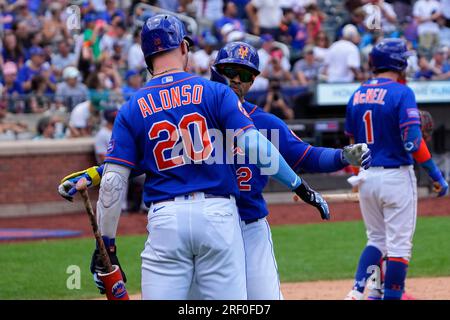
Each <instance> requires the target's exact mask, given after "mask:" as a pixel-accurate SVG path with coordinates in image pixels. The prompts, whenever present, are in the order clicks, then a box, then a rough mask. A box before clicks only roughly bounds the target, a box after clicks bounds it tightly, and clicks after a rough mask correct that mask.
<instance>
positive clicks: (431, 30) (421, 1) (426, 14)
mask: <svg viewBox="0 0 450 320" xmlns="http://www.w3.org/2000/svg"><path fill="white" fill-rule="evenodd" d="M413 15H414V18H415V19H416V22H417V31H418V33H419V53H421V54H425V55H427V56H428V57H430V55H431V48H433V47H436V46H437V45H438V44H439V25H438V24H437V23H436V22H437V19H438V18H439V17H440V16H441V4H440V3H439V2H438V1H436V0H418V1H417V2H416V3H415V4H414V7H413Z"/></svg>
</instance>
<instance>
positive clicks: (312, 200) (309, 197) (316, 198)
mask: <svg viewBox="0 0 450 320" xmlns="http://www.w3.org/2000/svg"><path fill="white" fill-rule="evenodd" d="M294 192H295V193H296V194H297V195H298V196H299V197H300V199H302V200H303V201H304V202H306V203H307V204H310V205H312V206H313V207H316V208H317V209H318V210H319V212H320V217H321V218H322V220H330V210H329V209H328V204H327V202H326V201H325V200H324V199H323V198H322V196H321V195H320V193H318V192H316V191H314V190H313V189H311V187H310V186H309V185H308V184H307V183H306V181H305V180H304V179H302V184H301V185H300V186H298V187H297V189H295V190H294ZM294 199H295V198H294Z"/></svg>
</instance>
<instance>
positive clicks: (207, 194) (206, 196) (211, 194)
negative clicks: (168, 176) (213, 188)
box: [152, 193, 230, 204]
mask: <svg viewBox="0 0 450 320" xmlns="http://www.w3.org/2000/svg"><path fill="white" fill-rule="evenodd" d="M182 196H183V195H182ZM189 197H190V194H185V195H184V199H185V200H189ZM212 198H225V199H230V195H222V194H213V193H205V194H204V199H212ZM166 201H175V198H169V199H163V200H158V201H154V202H152V204H157V203H160V202H166Z"/></svg>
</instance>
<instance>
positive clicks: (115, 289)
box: [75, 178, 130, 300]
mask: <svg viewBox="0 0 450 320" xmlns="http://www.w3.org/2000/svg"><path fill="white" fill-rule="evenodd" d="M75 188H76V189H77V190H78V192H79V193H80V195H81V198H82V199H83V203H84V207H85V209H86V213H87V214H88V216H89V221H90V222H91V226H92V231H93V232H94V236H95V240H96V241H97V244H98V250H99V252H100V259H101V261H102V264H103V265H104V266H105V269H106V273H104V274H103V273H99V274H98V276H99V278H100V279H101V280H102V281H103V283H104V285H105V291H106V297H107V298H108V300H129V299H130V298H129V297H128V293H127V291H126V288H125V284H124V282H123V278H122V273H121V271H120V268H119V267H118V266H116V265H114V266H113V265H112V264H111V260H110V259H109V255H108V251H107V250H106V247H105V243H104V242H103V238H102V235H101V233H100V230H99V229H98V224H97V219H96V217H95V213H94V209H92V204H91V201H90V200H89V194H88V191H87V181H86V179H85V178H82V179H80V180H78V182H77V184H76V186H75Z"/></svg>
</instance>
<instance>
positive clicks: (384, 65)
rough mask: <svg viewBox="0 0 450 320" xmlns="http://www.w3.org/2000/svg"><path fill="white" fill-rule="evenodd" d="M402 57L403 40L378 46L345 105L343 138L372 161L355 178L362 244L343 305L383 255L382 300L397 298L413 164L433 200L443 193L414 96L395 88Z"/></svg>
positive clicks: (412, 208)
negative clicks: (363, 146)
mask: <svg viewBox="0 0 450 320" xmlns="http://www.w3.org/2000/svg"><path fill="white" fill-rule="evenodd" d="M407 57H408V52H407V49H406V44H405V42H404V41H403V40H401V39H383V40H381V41H380V42H379V43H378V44H377V45H375V47H374V48H373V49H372V51H371V53H370V57H369V58H370V60H369V62H370V65H371V68H372V71H373V73H374V78H373V79H370V80H368V81H366V82H365V83H363V84H362V85H361V86H360V87H359V88H358V89H357V90H356V91H355V92H354V93H353V95H352V96H351V98H350V100H349V102H348V105H347V112H346V125H345V127H346V133H347V135H348V136H349V137H350V141H351V143H354V142H357V143H367V144H368V146H369V149H370V150H371V151H372V158H373V160H372V165H371V167H370V168H369V169H368V170H364V171H361V172H360V173H359V175H358V185H359V192H360V207H361V213H362V216H363V219H364V224H365V227H366V229H367V238H368V242H367V246H366V247H365V249H364V250H363V252H362V254H361V256H360V259H359V264H358V268H357V271H356V274H355V283H354V286H353V289H352V290H351V291H350V292H349V293H348V295H347V296H346V299H349V300H360V299H362V298H363V293H364V288H365V286H366V281H367V279H368V278H369V277H370V276H371V275H372V273H373V272H374V271H376V270H375V269H374V267H377V270H380V269H381V268H380V267H381V263H382V262H381V261H382V258H383V256H384V255H386V256H387V262H386V272H385V274H384V296H383V298H384V299H385V300H394V299H400V298H401V296H402V293H403V290H404V286H405V279H406V273H407V268H408V263H409V260H410V258H411V250H412V238H413V235H414V230H415V225H416V218H417V186H416V177H415V174H414V170H413V166H412V165H413V159H415V160H416V161H417V162H418V163H419V164H420V165H421V166H422V167H423V168H425V170H426V171H427V172H428V174H429V176H430V177H431V179H432V180H433V181H434V185H435V190H436V191H437V192H438V196H439V197H442V196H444V195H446V194H447V192H448V184H447V182H446V181H445V179H444V177H443V176H442V173H441V171H440V170H439V168H438V167H437V166H436V165H435V163H434V161H433V160H432V159H431V155H430V153H429V151H428V149H427V146H426V143H425V141H424V140H423V138H422V134H421V130H420V114H419V110H418V109H417V105H416V101H415V96H414V93H413V91H412V90H411V89H410V88H409V87H407V86H405V85H403V84H400V83H398V82H397V80H398V79H399V78H401V75H402V73H403V71H404V70H405V68H406V67H407ZM379 273H380V272H379ZM373 298H377V297H373ZM378 298H380V297H378Z"/></svg>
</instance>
